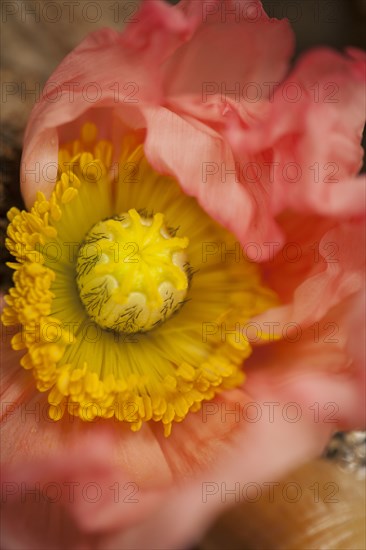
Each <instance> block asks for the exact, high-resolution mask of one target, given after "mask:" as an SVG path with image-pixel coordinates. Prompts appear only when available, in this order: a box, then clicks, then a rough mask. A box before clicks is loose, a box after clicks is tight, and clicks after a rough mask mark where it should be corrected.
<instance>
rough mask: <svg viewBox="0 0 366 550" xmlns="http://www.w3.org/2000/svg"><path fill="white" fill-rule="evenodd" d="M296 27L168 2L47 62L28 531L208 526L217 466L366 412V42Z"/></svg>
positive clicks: (26, 399)
mask: <svg viewBox="0 0 366 550" xmlns="http://www.w3.org/2000/svg"><path fill="white" fill-rule="evenodd" d="M238 6H239V8H238ZM234 8H235V9H237V8H238V9H239V12H238V14H237V13H236V14H235V17H231V16H230V15H229V11H230V9H231V10H232V9H234ZM218 45H220V46H218ZM292 48H293V39H292V34H291V30H290V28H289V25H288V23H287V22H286V21H277V20H273V19H269V18H268V17H267V15H266V14H265V12H264V11H263V9H262V6H261V4H260V2H258V1H254V2H253V1H246V0H245V1H243V2H240V3H238V2H230V1H229V0H228V1H215V2H196V1H190V0H187V1H182V2H180V3H179V4H178V5H177V6H176V7H170V6H168V5H166V4H164V3H162V2H160V1H155V0H151V1H149V2H146V3H144V4H143V5H142V7H141V10H140V11H139V13H138V15H137V20H136V21H135V22H133V23H130V25H129V26H128V27H127V28H126V29H125V30H124V31H123V32H122V33H118V32H115V31H113V30H111V29H104V30H101V31H97V32H96V33H93V34H92V35H90V36H88V37H87V38H86V39H85V40H84V41H83V42H82V43H81V44H80V46H78V47H77V48H76V49H75V50H74V51H73V52H71V54H69V56H67V57H66V58H65V60H64V61H63V62H62V63H61V65H60V66H59V67H58V68H57V69H56V71H55V72H54V74H53V75H52V76H51V77H50V79H49V81H48V83H46V86H45V89H44V92H43V95H42V99H41V101H40V102H39V103H38V104H37V105H36V106H35V107H34V109H33V112H32V114H31V117H30V120H29V123H28V126H27V129H26V133H25V138H24V151H23V158H22V170H21V186H22V192H23V196H24V198H25V201H26V204H27V207H28V211H19V210H18V209H16V208H13V209H11V210H10V212H9V221H10V224H9V228H8V239H7V247H8V249H9V250H10V251H11V253H12V254H13V256H14V259H15V261H14V263H12V264H11V266H12V267H13V268H14V270H15V273H14V287H13V288H12V289H11V290H10V291H9V293H8V295H7V296H6V297H5V307H4V310H3V314H2V321H3V323H4V325H5V329H4V334H5V344H6V346H7V344H8V341H9V339H10V338H9V335H10V333H11V332H12V335H11V336H12V338H11V347H12V350H10V349H8V348H7V347H6V346H4V348H6V351H5V354H4V358H5V361H4V368H3V377H4V380H5V382H4V385H3V387H4V391H3V400H4V403H5V405H6V406H5V409H4V413H5V414H4V419H3V422H2V439H3V446H4V450H3V461H4V472H5V504H6V506H5V518H6V522H5V532H4V535H3V536H4V541H5V547H8V548H15V547H17V548H18V547H19V546H22V547H30V545H33V546H36V547H37V548H50V547H54V548H58V547H65V545H68V546H69V547H83V548H88V547H91V548H94V547H96V548H98V547H103V548H116V547H118V548H122V547H123V548H143V547H145V548H148V547H151V546H153V547H158V548H167V547H172V546H181V545H184V544H188V543H190V542H192V541H194V540H195V539H196V538H197V537H198V536H199V535H200V534H201V532H202V530H203V529H204V528H205V526H206V525H207V524H208V522H209V521H210V520H211V519H212V517H213V516H214V515H215V514H216V513H217V511H218V510H219V509H220V507H221V506H222V504H223V501H225V499H223V498H221V497H222V493H221V492H220V498H217V493H218V491H216V489H217V487H221V489H222V487H223V485H222V484H224V486H225V487H229V486H230V484H231V485H232V484H233V483H234V485H235V483H236V481H237V480H238V478H239V479H240V480H241V482H244V481H245V480H247V481H252V482H264V481H266V480H267V481H269V479H270V478H273V477H278V476H280V475H282V474H283V473H284V472H285V471H286V470H287V469H289V468H291V467H294V466H296V465H297V464H299V463H301V462H302V461H305V460H307V459H308V458H309V457H313V456H315V455H316V454H318V453H319V452H321V449H322V447H323V446H324V444H325V443H326V441H327V438H328V437H329V435H330V433H331V431H332V429H334V428H335V426H340V425H342V426H354V425H356V424H358V423H360V422H361V421H362V414H361V413H362V410H361V401H362V384H361V383H360V382H362V380H363V376H364V374H363V365H362V351H360V345H361V339H362V337H361V334H362V333H361V330H362V323H363V322H364V317H363V315H362V312H360V303H361V300H362V299H363V296H364V295H363V283H364V254H363V238H364V234H365V233H364V203H363V202H362V198H363V197H364V181H363V180H362V178H361V177H358V176H357V172H358V171H359V169H360V163H361V159H362V154H361V148H360V137H361V132H362V127H363V120H364V113H365V110H364V85H365V78H364V68H365V58H364V56H363V54H362V53H360V52H358V51H354V50H353V51H350V52H349V53H348V54H347V55H341V54H337V53H334V52H331V51H328V50H324V49H321V50H318V51H314V52H312V53H310V54H307V55H305V56H304V57H303V59H302V60H300V61H299V62H298V64H297V65H296V67H295V68H294V70H293V71H292V72H290V73H288V70H289V60H290V56H291V54H292ZM314 82H315V83H316V87H315V88H314ZM330 82H331V83H332V84H334V87H333V88H332V89H331V90H329V86H328V85H329V83H330ZM273 83H275V84H276V85H275V86H272V84H273ZM269 84H270V85H269ZM250 86H251V87H252V88H253V89H254V91H255V94H256V95H255V101H253V96H252V95H250V94H249V89H250ZM233 90H234V94H233V93H232V91H233ZM293 90H295V92H296V94H297V96H296V101H295V100H294V96H293V95H291V93H292V91H293ZM314 90H315V92H316V93H315V95H314ZM330 92H331V94H333V95H331V99H334V98H336V99H337V100H336V101H328V100H329V97H330V96H329V94H330ZM335 178H336V179H335ZM332 407H333V408H332ZM253 411H254V413H255V414H256V415H257V416H254V420H253V416H252V415H253ZM290 411H291V412H290ZM212 479H215V480H216V481H215V482H212ZM218 480H220V483H219V481H218ZM211 482H212V483H213V485H211V486H210V485H209V484H210V483H211ZM207 484H208V485H207ZM220 484H221V485H220ZM34 485H36V491H35V495H36V496H35V497H34V498H31V497H30V496H29V494H28V493H29V490H30V488H31V487H33V486H34ZM70 487H71V488H73V491H72V492H70ZM90 488H91V491H93V490H94V491H96V492H95V493H93V495H92V496H91V495H90ZM66 489H67V491H66ZM221 489H220V491H221ZM203 490H205V491H206V494H205V497H206V498H204V495H203ZM24 491H25V493H24ZM27 491H28V492H27ZM49 491H51V493H52V495H51V496H50V492H49ZM52 491H56V493H53V492H52ZM136 493H138V495H139V496H138V497H136V496H135V494H136ZM39 495H41V496H39ZM215 495H216V498H208V497H209V496H210V497H215ZM20 506H21V509H22V521H23V522H24V523H23V529H22V530H21V531H20V530H19V528H18V527H17V526H18V525H19V518H18V513H19V512H18V511H19V509H20V508H19V507H20ZM45 517H49V518H50V522H51V523H50V528H49V530H48V531H47V532H44V531H42V529H41V525H42V521H44V518H45ZM177 517H179V521H175V519H176V518H177Z"/></svg>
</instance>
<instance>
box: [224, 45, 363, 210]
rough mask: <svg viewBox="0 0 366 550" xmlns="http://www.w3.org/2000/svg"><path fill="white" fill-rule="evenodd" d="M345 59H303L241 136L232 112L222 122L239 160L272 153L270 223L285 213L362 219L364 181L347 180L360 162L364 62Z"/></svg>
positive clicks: (316, 55)
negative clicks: (259, 115)
mask: <svg viewBox="0 0 366 550" xmlns="http://www.w3.org/2000/svg"><path fill="white" fill-rule="evenodd" d="M351 53H352V58H351V57H345V56H342V55H340V54H338V53H335V52H332V51H330V50H326V49H321V50H315V51H313V52H310V53H308V54H305V55H304V56H303V57H302V58H301V59H300V61H299V63H298V65H297V66H296V67H295V69H294V71H293V72H292V73H291V74H290V76H289V77H288V79H287V80H286V81H285V82H284V83H283V84H281V86H279V87H278V88H277V90H276V91H275V93H274V95H273V97H272V99H271V100H270V104H269V105H268V106H267V109H266V110H264V115H263V116H262V118H261V119H259V120H257V122H254V124H252V125H251V126H250V127H249V128H246V125H247V121H244V120H243V121H241V122H239V119H240V116H241V115H240V110H239V109H237V117H236V118H235V116H233V117H232V118H231V119H230V120H228V131H227V136H228V139H229V141H230V142H231V144H232V146H233V148H234V150H235V151H236V154H237V155H238V156H240V157H241V158H243V156H244V159H246V158H247V156H248V155H259V154H260V153H261V152H265V151H267V150H269V149H270V150H271V151H272V165H273V174H272V177H271V184H272V185H271V201H270V210H271V212H272V214H273V215H275V214H277V213H279V212H282V211H284V210H285V209H286V208H292V209H294V210H296V211H300V212H317V213H319V214H324V215H328V216H329V215H330V216H334V217H346V216H349V215H360V214H362V213H363V211H364V198H365V185H364V183H365V182H364V178H361V179H356V178H354V176H355V175H356V173H357V171H358V170H359V169H360V166H361V160H362V148H361V146H360V141H361V134H362V129H363V125H364V121H365V59H366V57H365V56H364V55H363V54H361V53H359V54H355V52H351ZM238 117H239V118H238ZM258 162H260V157H259V159H258ZM265 176H266V177H267V179H268V174H265ZM244 183H245V182H244ZM247 185H248V184H247Z"/></svg>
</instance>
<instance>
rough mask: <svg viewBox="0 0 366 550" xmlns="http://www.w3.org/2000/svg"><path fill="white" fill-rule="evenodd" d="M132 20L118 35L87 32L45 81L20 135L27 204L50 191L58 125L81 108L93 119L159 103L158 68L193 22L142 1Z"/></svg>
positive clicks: (174, 11) (178, 12) (106, 31)
mask: <svg viewBox="0 0 366 550" xmlns="http://www.w3.org/2000/svg"><path fill="white" fill-rule="evenodd" d="M136 19H137V22H131V23H130V26H129V27H128V28H127V29H126V31H125V32H124V33H123V34H119V33H118V32H116V31H114V30H112V29H102V30H99V31H96V32H95V33H93V34H91V35H89V36H88V37H87V38H86V39H85V40H84V41H83V42H82V43H81V44H80V45H79V46H78V47H77V48H75V49H74V50H73V51H72V52H71V53H70V54H69V55H68V56H67V57H66V58H65V59H64V60H63V62H62V63H61V64H60V65H59V67H58V68H57V69H56V71H55V72H54V73H53V74H52V75H51V77H50V78H49V80H48V82H47V83H46V86H45V89H44V92H43V95H42V98H41V100H40V102H39V103H37V104H36V106H35V107H34V109H33V111H32V114H31V116H30V119H29V122H28V126H27V129H26V133H25V138H24V152H23V158H22V175H21V185H22V192H23V195H24V197H25V201H26V203H27V204H28V205H31V204H32V202H33V200H34V196H35V193H36V191H37V190H42V191H44V192H45V193H46V194H47V195H48V194H49V193H50V190H51V189H52V186H53V184H54V181H55V178H56V169H55V167H56V163H57V148H58V138H59V133H58V128H59V127H60V126H62V125H65V124H67V123H70V122H72V121H74V120H75V119H77V118H78V117H80V116H81V115H83V113H85V112H86V111H89V112H90V118H91V119H92V118H93V114H92V111H93V110H94V109H95V108H96V107H110V108H112V109H111V110H112V114H113V111H116V112H117V115H118V112H121V113H123V112H124V111H126V110H131V111H132V113H134V112H135V111H136V110H137V107H138V104H139V103H144V102H147V103H159V102H161V101H162V98H163V96H162V88H161V86H162V85H161V78H160V76H159V66H160V64H161V63H162V61H163V60H164V59H165V57H166V56H167V55H168V54H169V52H172V51H174V49H175V48H177V47H178V46H179V45H180V44H181V43H182V42H184V41H185V40H187V39H188V38H189V36H190V34H191V33H192V31H193V29H194V28H195V26H196V24H197V21H195V20H193V19H192V18H191V19H189V18H187V16H186V15H185V14H184V13H183V11H181V10H178V9H176V8H173V7H170V6H168V5H167V4H166V3H165V2H160V1H158V0H151V1H149V2H146V3H143V5H142V8H141V10H140V12H139V13H138V14H136ZM151 22H153V24H151ZM142 37H143V39H142ZM111 67H112V68H113V69H112V70H111ZM130 116H131V115H130ZM110 118H111V116H110ZM76 137H77V136H76Z"/></svg>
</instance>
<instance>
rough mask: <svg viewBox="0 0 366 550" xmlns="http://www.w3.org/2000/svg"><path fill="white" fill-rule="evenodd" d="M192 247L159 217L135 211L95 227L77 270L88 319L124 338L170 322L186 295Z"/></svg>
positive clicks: (158, 215)
mask: <svg viewBox="0 0 366 550" xmlns="http://www.w3.org/2000/svg"><path fill="white" fill-rule="evenodd" d="M188 243H189V241H188V239H187V238H179V237H175V236H174V235H172V234H171V230H170V231H169V229H168V228H167V227H166V225H165V224H164V216H163V214H160V213H158V214H155V215H154V216H153V217H146V216H143V215H140V214H139V212H137V211H136V210H135V209H131V210H129V211H128V212H127V213H123V214H121V215H119V216H115V217H113V218H110V219H107V220H104V221H101V222H99V223H97V224H95V225H94V226H93V228H92V229H91V230H90V231H89V233H88V234H87V236H86V238H85V240H84V242H83V244H82V246H81V247H80V250H79V255H78V259H77V266H76V272H77V277H76V280H77V284H78V289H79V294H80V299H81V301H82V303H83V305H84V307H85V309H86V311H87V313H88V315H89V317H90V318H91V319H92V320H93V321H94V322H96V323H97V324H98V325H99V326H100V327H102V328H104V329H109V330H113V331H116V332H122V333H135V332H146V331H149V330H151V329H152V328H154V327H156V326H157V325H158V324H160V323H161V322H163V321H165V320H166V319H168V318H169V317H171V315H172V314H173V313H174V312H176V311H177V310H178V309H179V308H180V307H181V305H182V304H183V303H184V300H185V298H186V295H187V290H188V286H189V266H188V260H187V254H186V253H185V249H186V248H187V246H188Z"/></svg>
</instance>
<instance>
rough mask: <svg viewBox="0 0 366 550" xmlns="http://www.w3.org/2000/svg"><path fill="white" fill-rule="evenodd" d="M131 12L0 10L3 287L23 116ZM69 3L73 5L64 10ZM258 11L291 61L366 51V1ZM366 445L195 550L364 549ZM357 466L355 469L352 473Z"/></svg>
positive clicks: (117, 8)
mask: <svg viewBox="0 0 366 550" xmlns="http://www.w3.org/2000/svg"><path fill="white" fill-rule="evenodd" d="M146 1H149V0H146ZM196 1H197V2H198V1H200V0H196ZM138 3H139V2H138V1H137V0H135V1H131V0H119V1H116V0H99V1H93V2H90V1H89V0H79V1H78V2H74V3H72V2H69V3H67V2H63V0H54V1H52V2H48V1H46V0H44V1H34V0H3V2H2V6H1V11H2V17H1V25H2V32H1V52H2V53H1V80H2V87H1V127H0V130H1V132H0V134H1V150H0V155H1V159H0V160H1V172H0V231H1V239H2V243H1V260H2V261H1V272H0V277H1V281H2V283H1V284H2V288H6V287H7V286H8V285H9V283H10V276H9V271H8V270H7V268H5V266H4V262H5V261H6V260H8V259H9V258H8V257H7V256H6V251H5V250H4V246H3V238H4V234H5V228H6V211H7V210H8V208H9V207H10V206H12V205H17V206H19V207H21V206H22V200H21V197H20V194H19V162H20V155H21V143H22V135H23V132H24V128H25V125H26V122H27V119H28V116H29V113H30V110H31V109H32V106H33V105H34V103H35V101H37V99H38V98H39V97H40V93H41V90H42V86H43V84H44V83H45V81H46V80H47V78H48V77H49V76H50V74H51V73H52V71H53V70H54V69H55V68H56V66H57V65H58V64H59V63H60V61H61V60H62V59H63V57H64V56H65V55H66V54H67V53H68V52H69V51H71V50H72V49H73V48H74V47H75V46H76V45H77V44H78V43H79V42H80V41H81V40H82V39H83V38H84V37H85V36H86V35H87V34H88V33H89V32H91V31H94V30H97V29H99V28H101V27H104V26H110V27H113V28H116V29H121V28H123V26H124V25H125V24H126V23H127V22H128V20H129V19H131V18H133V15H134V13H136V10H137V8H138ZM170 3H172V4H174V3H176V1H174V0H171V2H170ZM67 4H77V6H76V7H75V9H72V10H71V8H70V6H69V8H68V9H67ZM263 5H264V7H265V9H266V11H267V13H268V14H269V15H270V16H271V17H276V18H278V19H282V18H284V17H287V18H288V19H289V20H290V22H291V24H292V27H293V29H294V32H295V35H296V53H295V58H296V57H297V56H299V55H300V54H301V52H303V51H305V50H307V49H309V48H312V47H315V46H319V45H326V46H331V47H333V48H336V49H338V50H342V49H343V48H345V47H347V46H354V47H358V48H362V49H365V48H366V33H365V29H366V0H263ZM70 10H71V11H70ZM357 434H358V435H357ZM347 437H348V438H350V437H351V439H352V437H353V439H352V441H351V443H350V442H348V444H347V441H346V442H345V439H346V438H347ZM364 441H365V437H364V434H362V432H357V433H356V435H351V436H345V435H344V434H338V435H337V436H336V437H335V438H334V440H333V442H332V445H331V446H330V447H329V449H328V453H327V455H328V458H327V459H325V458H320V459H319V460H316V461H314V462H312V463H310V464H308V465H306V466H304V467H303V468H301V469H300V470H298V471H296V472H291V473H290V474H289V476H288V478H287V479H285V480H283V481H282V482H281V484H280V485H278V486H276V493H274V497H273V498H271V494H270V493H269V492H267V493H263V495H262V496H261V497H260V498H257V499H252V500H251V501H247V502H246V503H244V504H241V505H236V506H233V507H232V508H231V509H229V510H228V511H227V513H226V514H225V515H224V516H222V517H221V518H220V519H219V520H218V521H217V523H216V524H215V526H214V527H213V528H212V529H211V530H210V532H209V533H208V534H207V536H206V537H205V539H204V540H203V541H201V542H200V543H199V545H198V546H197V548H196V549H194V550H236V549H238V550H239V549H242V550H294V549H296V550H301V549H306V550H310V549H314V550H315V549H324V550H328V549H338V550H363V549H364V548H365V547H366V541H365V524H364V512H365V491H364V471H365V443H364ZM349 443H350V444H349ZM332 458H333V459H334V460H331V459H332ZM269 460H270V457H269ZM356 463H357V464H363V466H361V467H358V466H355V464H356ZM289 484H290V485H289ZM291 484H292V485H291ZM293 484H295V485H293ZM296 484H297V485H296ZM294 486H296V487H300V491H301V497H300V498H299V499H297V500H296V499H294V498H293V496H291V495H293V493H291V492H290V493H288V491H287V489H286V487H287V488H288V487H294ZM285 489H286V490H285ZM177 520H178V521H179V518H177Z"/></svg>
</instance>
